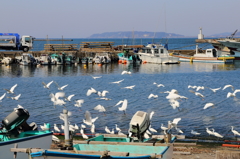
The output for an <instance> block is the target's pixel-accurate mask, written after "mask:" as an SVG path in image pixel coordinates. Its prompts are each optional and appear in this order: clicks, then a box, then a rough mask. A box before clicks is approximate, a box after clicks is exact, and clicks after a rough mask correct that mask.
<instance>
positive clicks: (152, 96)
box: [148, 93, 158, 99]
mask: <svg viewBox="0 0 240 159" xmlns="http://www.w3.org/2000/svg"><path fill="white" fill-rule="evenodd" d="M157 97H158V95H154V94H152V93H151V94H150V95H149V96H148V99H150V98H157Z"/></svg>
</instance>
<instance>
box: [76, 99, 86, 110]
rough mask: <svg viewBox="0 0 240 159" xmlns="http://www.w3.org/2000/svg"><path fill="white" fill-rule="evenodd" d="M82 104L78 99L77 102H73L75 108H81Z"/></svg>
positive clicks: (81, 100)
mask: <svg viewBox="0 0 240 159" xmlns="http://www.w3.org/2000/svg"><path fill="white" fill-rule="evenodd" d="M83 103H84V100H83V99H79V100H76V101H75V104H74V106H75V107H79V108H80V107H82V104H83Z"/></svg>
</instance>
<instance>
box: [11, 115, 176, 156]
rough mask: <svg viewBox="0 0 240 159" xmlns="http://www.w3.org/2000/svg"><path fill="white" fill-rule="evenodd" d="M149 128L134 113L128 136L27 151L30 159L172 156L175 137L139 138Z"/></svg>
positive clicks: (146, 119)
mask: <svg viewBox="0 0 240 159" xmlns="http://www.w3.org/2000/svg"><path fill="white" fill-rule="evenodd" d="M149 126H150V118H149V114H148V113H146V112H142V111H137V112H136V113H135V115H134V116H133V118H132V120H131V122H130V128H129V134H128V136H126V135H112V134H108V135H99V136H96V137H94V138H91V139H88V140H86V141H75V144H74V145H73V150H56V149H49V150H46V149H31V152H28V154H29V157H31V158H32V159H45V158H48V159H56V158H61V159H67V158H73V159H74V158H92V159H99V158H106V159H111V158H114V159H151V158H152V159H153V158H154V159H157V158H159V159H160V158H161V159H169V158H172V154H173V144H172V143H173V142H174V140H175V137H171V135H170V134H169V135H167V136H168V137H167V136H166V138H165V139H163V138H148V139H144V138H143V136H144V134H145V133H146V130H147V129H148V128H149ZM11 151H12V152H26V149H18V148H12V149H11Z"/></svg>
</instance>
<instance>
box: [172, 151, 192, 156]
mask: <svg viewBox="0 0 240 159" xmlns="http://www.w3.org/2000/svg"><path fill="white" fill-rule="evenodd" d="M173 154H174V155H191V154H192V153H191V152H184V151H173Z"/></svg>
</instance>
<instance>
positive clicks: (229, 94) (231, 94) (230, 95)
mask: <svg viewBox="0 0 240 159" xmlns="http://www.w3.org/2000/svg"><path fill="white" fill-rule="evenodd" d="M238 92H240V89H236V90H235V91H234V92H233V93H231V92H228V94H227V98H229V97H236V93H238Z"/></svg>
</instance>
